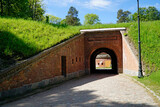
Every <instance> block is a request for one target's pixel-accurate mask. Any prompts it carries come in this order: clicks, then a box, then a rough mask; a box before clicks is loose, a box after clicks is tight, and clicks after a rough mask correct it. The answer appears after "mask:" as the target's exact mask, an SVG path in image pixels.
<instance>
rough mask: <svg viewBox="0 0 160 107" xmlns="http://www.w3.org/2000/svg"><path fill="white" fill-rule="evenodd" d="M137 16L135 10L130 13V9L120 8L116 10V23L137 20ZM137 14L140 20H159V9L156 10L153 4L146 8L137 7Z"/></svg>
mask: <svg viewBox="0 0 160 107" xmlns="http://www.w3.org/2000/svg"><path fill="white" fill-rule="evenodd" d="M137 16H138V13H137V12H135V13H133V14H131V12H130V11H123V10H122V9H120V10H118V12H117V19H118V20H117V23H126V22H132V21H137ZM139 16H140V19H141V21H154V20H160V11H158V9H157V8H156V7H153V6H149V7H148V8H146V7H142V8H140V9H139Z"/></svg>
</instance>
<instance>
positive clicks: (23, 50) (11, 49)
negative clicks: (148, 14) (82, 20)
mask: <svg viewBox="0 0 160 107" xmlns="http://www.w3.org/2000/svg"><path fill="white" fill-rule="evenodd" d="M128 25H129V24H116V25H115V24H107V25H96V26H74V27H73V26H66V27H64V26H54V25H50V24H45V23H42V22H36V21H31V20H23V19H7V18H0V62H3V63H0V70H1V69H3V68H5V67H8V65H10V64H13V63H15V62H16V61H18V60H23V59H26V58H28V57H31V56H33V55H35V54H37V53H39V52H41V51H43V50H45V49H47V48H50V47H52V46H54V45H56V44H58V43H60V42H62V41H64V40H66V39H69V38H71V37H73V36H75V35H77V34H80V31H79V30H80V29H91V28H108V27H121V26H124V27H127V26H128Z"/></svg>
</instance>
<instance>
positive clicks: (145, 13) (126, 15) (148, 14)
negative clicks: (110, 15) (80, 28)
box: [51, 6, 160, 26]
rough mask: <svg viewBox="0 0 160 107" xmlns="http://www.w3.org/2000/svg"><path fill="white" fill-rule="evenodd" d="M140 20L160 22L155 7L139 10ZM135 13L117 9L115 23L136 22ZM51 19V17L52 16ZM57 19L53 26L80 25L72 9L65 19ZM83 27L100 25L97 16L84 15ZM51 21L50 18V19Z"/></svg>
mask: <svg viewBox="0 0 160 107" xmlns="http://www.w3.org/2000/svg"><path fill="white" fill-rule="evenodd" d="M139 11H140V19H141V21H154V20H160V11H158V9H157V8H156V7H153V6H150V7H148V8H146V7H142V8H140V10H139ZM137 16H138V14H137V12H135V13H133V14H131V12H130V11H123V10H122V9H119V10H118V12H117V19H118V20H117V23H128V22H133V21H137ZM52 17H53V16H52ZM57 18H58V17H55V19H54V20H55V21H54V22H56V23H55V24H67V25H73V26H74V25H81V23H80V19H79V18H78V11H77V10H76V8H74V7H72V6H71V7H70V9H69V11H68V14H67V16H66V18H65V19H63V20H61V19H60V18H59V19H60V20H59V21H58V22H57ZM84 18H85V20H84V25H94V24H101V22H100V20H99V16H98V15H96V14H93V13H91V14H86V15H85V16H84ZM51 20H52V18H51Z"/></svg>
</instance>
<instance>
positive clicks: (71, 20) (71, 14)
mask: <svg viewBox="0 0 160 107" xmlns="http://www.w3.org/2000/svg"><path fill="white" fill-rule="evenodd" d="M79 21H80V19H79V18H78V11H77V10H76V8H74V7H72V6H71V7H70V9H69V11H68V14H67V16H66V23H67V24H68V25H72V26H75V25H80V22H79Z"/></svg>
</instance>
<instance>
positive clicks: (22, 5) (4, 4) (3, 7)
mask: <svg viewBox="0 0 160 107" xmlns="http://www.w3.org/2000/svg"><path fill="white" fill-rule="evenodd" d="M44 12H45V11H44V9H43V4H42V0H0V13H1V16H9V17H17V18H25V19H28V18H30V17H32V19H33V20H42V18H43V14H44Z"/></svg>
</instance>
